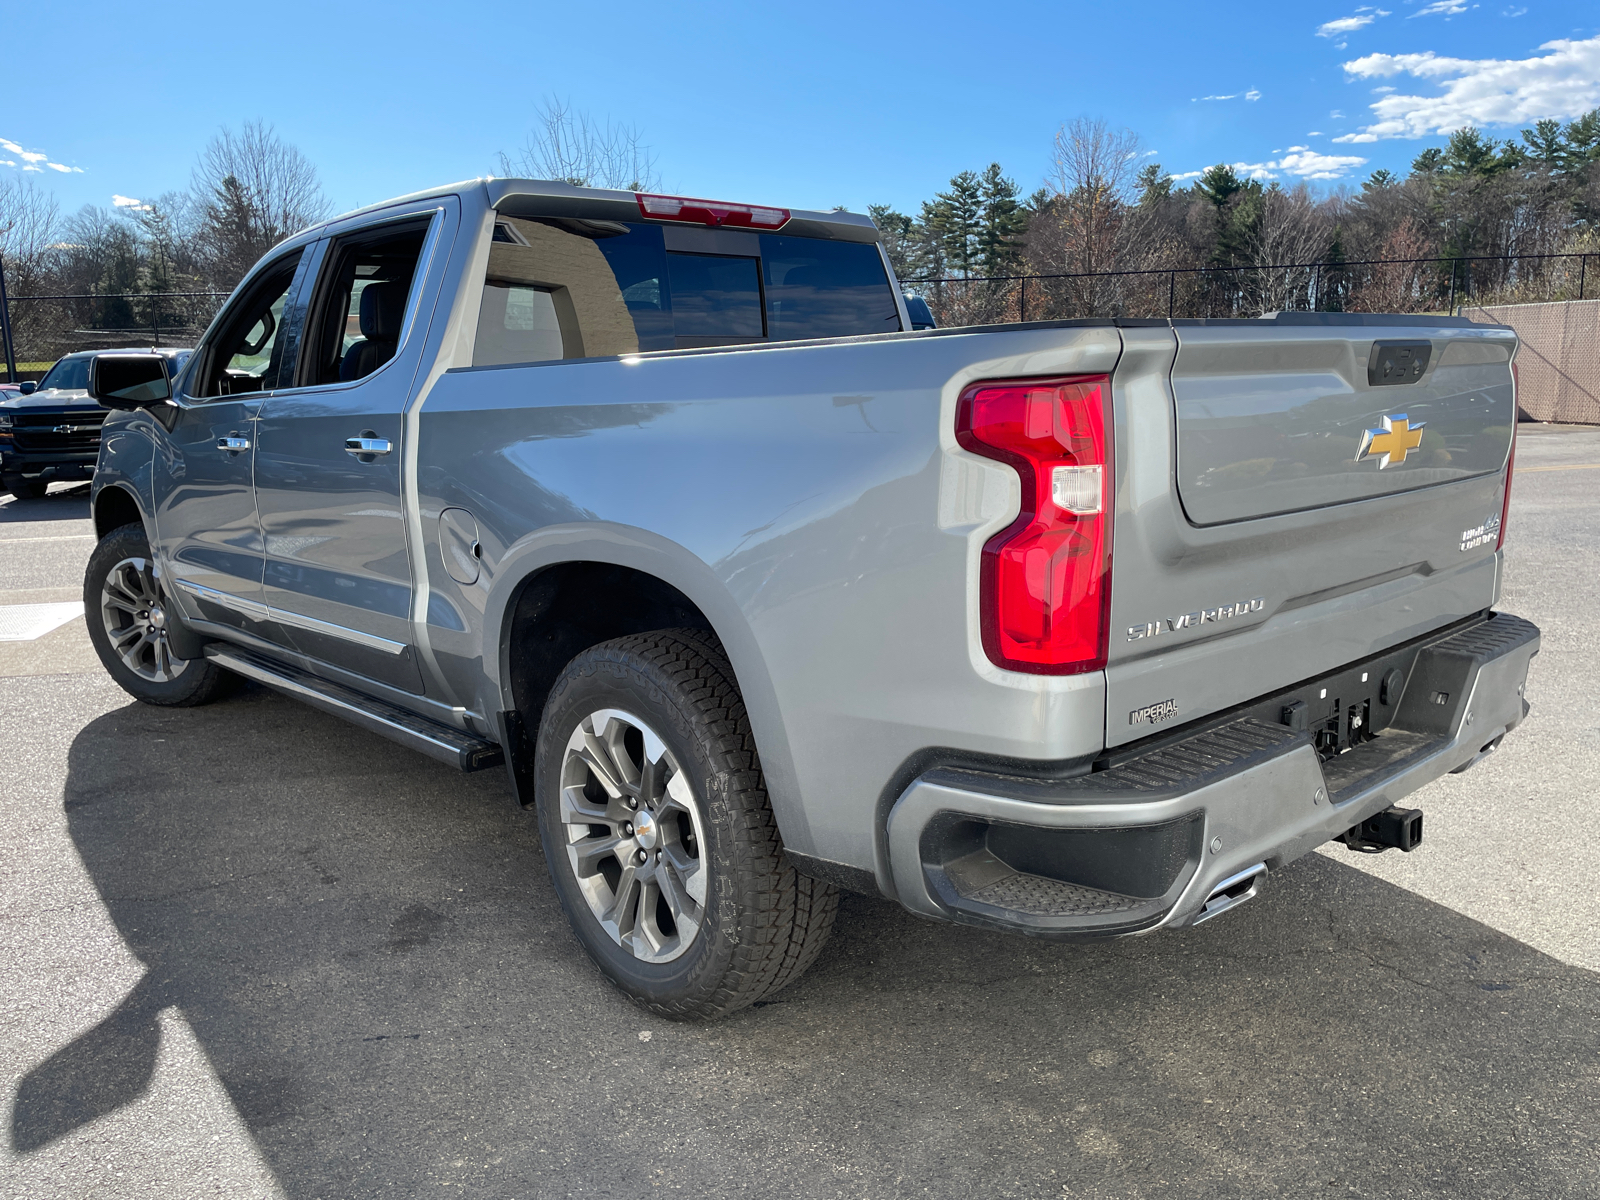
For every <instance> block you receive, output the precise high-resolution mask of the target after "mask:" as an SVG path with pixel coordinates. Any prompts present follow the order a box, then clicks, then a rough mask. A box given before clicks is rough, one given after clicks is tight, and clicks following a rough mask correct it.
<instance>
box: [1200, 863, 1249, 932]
mask: <svg viewBox="0 0 1600 1200" xmlns="http://www.w3.org/2000/svg"><path fill="white" fill-rule="evenodd" d="M1266 877H1267V864H1266V863H1264V862H1259V863H1257V864H1256V865H1255V866H1253V867H1246V868H1245V869H1244V870H1242V871H1239V872H1237V873H1236V874H1233V875H1230V876H1228V877H1227V878H1226V879H1224V880H1223V881H1222V882H1221V883H1219V884H1217V886H1216V887H1214V888H1212V889H1211V894H1210V895H1208V896H1207V897H1206V902H1205V903H1204V904H1202V905H1201V906H1200V914H1199V916H1197V917H1195V919H1194V921H1193V922H1192V924H1195V925H1198V924H1200V923H1201V922H1202V921H1209V920H1210V919H1211V918H1212V917H1215V916H1220V915H1221V914H1222V913H1225V912H1227V911H1228V910H1229V909H1230V908H1236V907H1238V906H1239V905H1241V904H1243V903H1244V902H1245V901H1246V900H1249V899H1251V898H1252V897H1254V896H1255V894H1256V893H1257V892H1258V891H1259V890H1260V887H1261V881H1262V880H1263V879H1265V878H1266Z"/></svg>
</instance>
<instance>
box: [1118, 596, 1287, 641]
mask: <svg viewBox="0 0 1600 1200" xmlns="http://www.w3.org/2000/svg"><path fill="white" fill-rule="evenodd" d="M1266 607H1267V598H1266V597H1265V596H1257V597H1256V598H1255V599H1253V600H1237V601H1235V602H1234V603H1232V604H1219V605H1217V607H1216V608H1202V609H1201V610H1200V611H1199V612H1191V613H1184V614H1183V615H1182V616H1181V617H1167V618H1165V619H1163V620H1160V621H1151V622H1150V623H1149V624H1148V625H1130V626H1129V627H1128V640H1129V641H1130V642H1137V641H1139V640H1140V639H1141V638H1153V637H1156V636H1158V635H1159V634H1163V633H1176V632H1178V630H1180V629H1194V628H1196V627H1198V626H1200V625H1209V624H1211V623H1212V622H1213V621H1231V620H1232V619H1233V618H1234V617H1246V616H1249V615H1250V614H1251V613H1258V612H1260V611H1261V610H1262V609H1264V608H1266Z"/></svg>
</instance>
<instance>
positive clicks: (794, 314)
mask: <svg viewBox="0 0 1600 1200" xmlns="http://www.w3.org/2000/svg"><path fill="white" fill-rule="evenodd" d="M761 263H762V266H763V268H764V269H765V271H766V281H767V335H768V336H769V337H771V338H772V339H773V340H774V341H778V340H785V341H787V340H789V339H791V338H825V337H847V336H849V335H851V334H859V333H894V332H896V331H898V330H899V328H900V314H899V311H898V309H897V308H896V307H895V302H894V292H892V291H891V290H890V289H889V277H888V276H887V275H886V274H885V273H884V270H883V259H882V258H881V257H880V256H879V254H878V247H877V246H876V245H867V244H864V243H861V242H825V241H822V240H820V239H818V238H797V237H784V236H783V235H782V234H775V233H768V234H763V235H762V237H761Z"/></svg>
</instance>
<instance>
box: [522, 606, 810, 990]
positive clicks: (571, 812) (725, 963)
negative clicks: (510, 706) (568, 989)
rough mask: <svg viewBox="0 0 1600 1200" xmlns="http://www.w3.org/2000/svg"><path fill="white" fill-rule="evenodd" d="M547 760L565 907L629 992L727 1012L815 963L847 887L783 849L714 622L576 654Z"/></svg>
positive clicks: (548, 852) (544, 775)
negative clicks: (711, 627) (807, 868)
mask: <svg viewBox="0 0 1600 1200" xmlns="http://www.w3.org/2000/svg"><path fill="white" fill-rule="evenodd" d="M535 772H536V775H537V780H538V787H537V791H538V809H539V827H540V833H541V836H542V838H543V842H544V848H545V858H546V861H547V862H548V864H549V867H550V873H551V876H552V878H553V879H554V881H555V885H556V892H557V894H558V895H559V897H560V899H561V904H562V907H563V908H564V909H565V911H566V914H567V919H568V920H569V921H570V922H571V924H572V928H573V930H574V932H576V933H577V935H578V939H579V941H581V942H582V943H583V946H584V949H585V950H587V951H588V953H589V956H590V957H591V958H593V959H594V961H595V963H596V964H597V965H598V966H599V967H600V969H601V970H602V971H603V972H605V974H606V975H607V976H608V977H609V978H610V979H611V981H612V982H613V983H615V984H616V985H617V986H618V987H620V988H621V989H622V990H623V991H624V992H626V993H627V994H628V995H629V996H631V997H632V998H633V999H635V1000H636V1001H638V1002H639V1003H641V1004H643V1005H644V1006H646V1007H647V1008H649V1009H651V1010H652V1011H654V1012H657V1013H660V1014H661V1015H663V1016H667V1017H674V1018H679V1019H695V1018H708V1017H719V1016H723V1015H725V1014H727V1013H730V1012H734V1011H736V1010H737V1009H740V1008H743V1007H745V1006H746V1005H748V1004H751V1003H753V1002H755V1001H756V1000H759V999H761V998H762V997H763V996H766V995H768V994H770V993H772V992H774V991H776V990H778V989H779V988H781V987H783V986H784V985H785V984H787V983H789V982H791V981H792V980H794V979H796V978H797V977H798V976H799V975H800V974H801V973H802V972H803V971H804V970H805V969H806V968H807V967H809V966H810V965H811V963H812V962H814V961H815V960H816V957H817V955H818V954H819V953H820V952H821V950H822V947H823V945H824V944H825V943H826V941H827V939H828V935H829V933H830V932H831V931H832V928H833V918H834V913H835V911H836V909H837V907H838V892H837V891H836V890H835V889H834V888H833V887H831V886H830V885H828V884H824V883H820V882H817V881H816V880H813V879H810V878H807V877H806V876H803V875H799V874H797V873H796V872H795V871H794V869H793V868H792V867H790V866H789V865H788V864H787V863H786V862H785V861H784V858H783V853H782V846H781V844H780V842H779V839H778V827H777V822H776V821H775V820H774V819H773V815H772V806H771V804H770V803H769V801H768V799H767V793H766V787H765V783H764V780H763V779H762V775H761V764H760V760H759V759H758V757H757V755H756V750H755V742H754V739H753V738H752V736H751V733H750V721H749V718H748V716H747V715H746V713H745V708H744V701H743V700H742V698H741V697H740V695H739V691H738V687H737V686H736V685H735V683H734V682H733V670H732V668H731V667H730V666H729V665H728V661H727V658H726V657H725V656H724V654H723V652H722V648H721V646H720V645H719V644H718V643H717V641H716V639H715V638H714V637H713V636H712V635H710V634H707V633H704V632H701V631H699V630H690V629H669V630H660V631H658V632H655V633H647V634H638V635H634V636H630V637H625V638H618V639H616V640H615V641H610V642H604V643H602V644H601V645H598V646H595V647H592V648H591V649H589V650H586V651H584V652H583V653H582V654H580V655H579V656H578V657H577V658H575V659H573V661H572V662H571V663H570V664H568V666H567V668H566V670H565V671H563V672H562V674H561V677H560V678H559V679H558V680H557V681H556V684H555V686H554V688H552V689H551V692H550V698H549V702H548V703H547V704H546V706H545V711H544V714H543V718H542V720H541V721H540V727H539V738H538V748H537V752H536V762H535Z"/></svg>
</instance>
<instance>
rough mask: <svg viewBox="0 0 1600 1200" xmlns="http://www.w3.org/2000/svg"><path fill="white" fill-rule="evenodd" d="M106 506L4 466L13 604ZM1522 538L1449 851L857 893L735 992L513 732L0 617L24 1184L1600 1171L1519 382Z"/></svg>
mask: <svg viewBox="0 0 1600 1200" xmlns="http://www.w3.org/2000/svg"><path fill="white" fill-rule="evenodd" d="M92 545H93V537H92V530H91V528H90V525H89V522H88V519H87V488H86V487H77V488H57V489H56V490H55V491H54V492H53V493H52V494H51V495H50V496H48V497H46V498H44V499H42V500H30V501H17V500H10V499H7V500H5V501H4V502H0V605H16V604H25V603H27V604H34V603H50V602H56V601H70V600H72V599H75V598H77V597H78V595H79V590H78V581H79V579H80V578H81V572H82V568H83V564H84V562H85V560H86V559H87V557H88V555H89V552H90V549H91V547H92ZM1506 572H1507V573H1506V586H1505V596H1504V603H1503V606H1504V607H1505V608H1506V609H1508V610H1510V611H1513V612H1516V613H1519V614H1521V615H1523V616H1526V617H1528V618H1530V619H1532V620H1533V621H1535V622H1537V623H1538V624H1539V625H1540V626H1541V627H1542V628H1543V630H1544V643H1543V652H1542V653H1541V654H1540V656H1539V657H1538V658H1536V659H1535V660H1534V665H1533V672H1532V676H1531V678H1530V683H1529V689H1528V695H1529V697H1530V699H1531V700H1532V703H1533V706H1534V707H1533V715H1532V717H1531V718H1530V719H1529V720H1528V722H1526V723H1525V724H1524V725H1523V726H1522V728H1521V729H1519V730H1518V731H1516V732H1515V733H1513V734H1512V736H1511V737H1509V738H1508V739H1507V741H1506V743H1505V745H1504V746H1503V747H1502V748H1501V750H1500V751H1499V752H1498V753H1496V754H1495V755H1493V756H1492V757H1490V758H1489V759H1488V760H1487V761H1486V762H1484V763H1483V764H1482V765H1481V766H1479V767H1478V768H1476V769H1475V770H1473V771H1471V772H1469V773H1467V774H1465V775H1461V776H1454V777H1450V778H1447V779H1445V780H1444V781H1442V782H1440V783H1438V784H1436V785H1434V786H1433V787H1431V788H1430V789H1428V790H1427V791H1425V792H1424V793H1422V794H1421V795H1420V796H1419V797H1418V802H1419V803H1420V804H1421V806H1422V807H1424V808H1425V809H1426V811H1427V813H1428V826H1427V841H1426V843H1425V845H1424V846H1423V847H1421V848H1420V849H1419V850H1418V851H1416V852H1415V853H1413V854H1410V855H1406V856H1402V855H1401V854H1399V853H1398V852H1394V851H1392V852H1390V853H1387V854H1384V855H1382V856H1377V857H1360V856H1355V855H1352V854H1350V853H1349V852H1347V851H1345V850H1344V849H1343V848H1335V849H1331V850H1326V851H1325V852H1323V853H1318V854H1313V855H1309V856H1307V857H1306V858H1304V859H1302V860H1300V861H1299V862H1297V863H1294V864H1292V865H1291V866H1290V867H1289V868H1287V869H1286V870H1284V871H1282V872H1279V873H1278V874H1277V875H1275V876H1274V877H1273V878H1272V879H1271V880H1270V882H1269V884H1268V886H1267V887H1266V888H1265V890H1264V892H1263V894H1262V896H1261V898H1260V899H1258V900H1256V901H1255V902H1253V903H1251V904H1248V905H1246V906H1244V907H1243V908H1241V909H1240V910H1239V911H1238V912H1237V913H1235V914H1231V915H1229V916H1228V917H1226V918H1223V919H1219V920H1217V921H1214V922H1212V923H1210V924H1208V925H1206V926H1203V927H1201V928H1199V929H1193V930H1188V931H1183V932H1179V933H1171V934H1164V935H1159V936H1156V937H1151V938H1140V939H1132V940H1128V941H1122V942H1117V943H1111V944H1095V945H1087V946H1085V945H1076V946H1055V945H1043V944H1037V943H1033V942H1030V941H1027V940H1024V939H1020V938H1008V937H998V936H992V935H987V934H983V933H980V932H977V931H974V930H969V929H962V928H956V927H951V926H942V925H936V924H932V923H927V922H923V921H920V920H918V919H916V918H914V917H912V916H910V915H908V914H906V913H905V912H903V911H901V910H900V909H899V908H897V907H895V906H893V905H890V904H888V903H885V902H883V901H880V900H871V899H866V898H863V897H856V896H851V897H847V898H846V899H845V901H844V903H843V904H842V906H841V911H840V917H839V923H838V926H837V929H836V932H835V935H834V938H833V941H832V942H831V943H830V945H829V946H828V948H827V949H826V950H825V951H824V954H823V957H822V959H821V960H820V961H819V963H818V964H817V965H816V966H815V967H814V968H813V969H812V970H811V972H810V973H809V974H808V975H807V976H806V977H805V978H803V979H802V980H801V981H800V982H799V983H798V984H797V985H795V986H794V987H792V988H790V989H788V990H787V991H785V992H782V993H779V994H778V995H776V996H774V997H773V998H772V999H771V1001H769V1002H768V1003H766V1004H764V1005H763V1006H761V1007H759V1008H756V1009H752V1010H748V1011H746V1012H743V1013H741V1014H739V1015H737V1016H735V1017H734V1018H732V1019H729V1020H727V1021H724V1022H721V1023H719V1024H714V1025H704V1026H688V1025H674V1024H671V1023H668V1022H663V1021H661V1020H659V1019H657V1018H654V1017H648V1016H646V1015H645V1014H643V1013H642V1012H641V1011H640V1010H639V1009H636V1008H634V1007H633V1006H632V1005H631V1004H629V1003H627V1002H626V1001H624V1000H623V999H621V998H620V996H619V995H618V994H617V993H615V992H613V991H612V990H611V989H610V988H609V986H608V985H607V984H606V983H605V981H604V980H603V979H602V978H601V977H600V975H599V974H598V973H597V972H596V971H595V970H594V969H593V968H592V967H591V966H590V965H589V963H588V960H587V959H586V958H585V957H584V955H583V953H582V951H581V950H580V949H579V948H578V946H577V943H576V942H575V941H574V940H573V939H572V938H571V937H570V936H569V935H568V932H567V929H566V926H565V923H564V921H563V919H562V917H561V913H560V911H559V908H558V906H557V904H556V900H555V897H554V895H553V892H552V890H551V887H550V884H549V882H548V880H547V878H546V876H545V872H544V865H543V861H542V857H541V854H540V850H539V845H538V839H537V834H536V829H535V826H534V823H533V822H532V820H531V819H529V817H527V816H526V815H524V814H523V813H521V812H520V811H517V810H515V809H514V808H513V805H512V804H511V802H510V800H509V798H508V794H507V792H506V790H505V788H504V785H503V783H502V780H501V777H500V776H499V775H498V774H497V773H493V772H489V773H483V774H479V775H473V776H462V775H459V774H456V773H454V772H452V771H450V770H448V769H446V768H444V767H442V766H440V765H438V764H436V763H434V762H431V761H430V760H427V759H424V758H421V757H419V756H416V755H413V754H411V753H410V752H408V751H404V750H401V749H398V748H397V747H395V746H393V745H391V744H390V743H388V742H386V741H383V740H381V739H379V738H377V737H375V736H372V735H369V734H367V733H365V732H362V731H360V730H357V729H354V728H352V727H349V726H346V725H343V724H341V723H339V722H336V721H334V720H333V719H332V718H329V717H325V716H323V715H322V714H319V713H317V712H315V711H313V710H311V709H308V708H304V707H301V706H299V705H296V704H294V703H292V702H290V701H288V700H285V699H282V698H280V697H278V696H276V695H274V694H272V693H269V692H264V691H259V690H252V691H246V692H245V693H243V694H242V695H240V696H238V697H236V698H233V699H231V700H228V701H226V702H223V703H220V704H217V705H215V706H212V707H210V708H205V709H197V710H192V711H163V710H158V709H154V708H147V707H143V706H140V705H137V704H133V703H131V702H129V700H128V698H127V697H126V696H125V695H124V694H123V693H122V692H121V691H119V690H118V689H117V688H116V687H115V686H114V685H112V684H111V683H110V681H109V680H108V679H107V678H106V676H105V675H104V674H103V672H102V671H101V669H100V667H99V664H98V661H97V660H96V659H95V658H94V655H93V653H92V652H91V651H90V650H89V647H88V641H87V637H86V635H85V634H84V631H83V628H84V627H83V622H82V619H81V618H77V619H75V620H72V621H69V622H68V623H67V624H65V625H63V626H61V627H60V628H58V629H57V630H55V631H54V632H52V633H49V634H46V635H45V636H44V637H42V638H39V639H37V640H35V641H30V642H8V643H7V642H0V739H3V740H0V745H3V747H4V755H3V758H0V839H3V841H0V846H3V854H0V1113H3V1116H4V1120H5V1125H6V1137H5V1138H4V1139H3V1140H0V1197H29V1198H35V1197H39V1198H45V1197H88V1196H107V1197H112V1196H115V1197H162V1198H170V1197H187V1196H227V1197H233V1196H269V1197H290V1198H294V1200H300V1198H306V1200H310V1198H318V1197H320V1198H326V1200H335V1198H341V1197H358V1196H359V1197H366V1196H388V1195H396V1196H435V1195H445V1196H448V1195H464V1196H472V1197H547V1196H548V1197H557V1196H583V1197H591V1196H593V1197H638V1196H653V1195H658V1194H671V1193H681V1194H687V1195H694V1196H707V1197H722V1196H763V1197H771V1196H796V1197H833V1196H840V1197H864V1198H878V1197H899V1196H949V1197H1011V1196H1016V1197H1108V1198H1109V1197H1119V1198H1120V1197H1137V1198H1143V1197H1151V1198H1153V1197H1163V1198H1165V1197H1173V1198H1178V1197H1182V1198H1185V1200H1188V1198H1195V1197H1268V1196H1285V1197H1289V1196H1292V1197H1303V1196H1310V1195H1318V1196H1320V1195H1329V1196H1374V1197H1376V1196H1385V1197H1389V1196H1392V1197H1441V1198H1443V1197H1450V1198H1460V1197H1530V1198H1531V1197H1541V1198H1548V1197H1592V1196H1595V1195H1597V1194H1600V1136H1597V1131H1600V974H1597V972H1600V894H1597V891H1600V890H1597V889H1596V887H1595V879H1596V867H1597V865H1600V831H1597V830H1596V828H1595V823H1594V819H1593V816H1592V812H1593V807H1594V797H1595V796H1596V795H1597V794H1600V711H1597V702H1596V687H1595V682H1594V681H1595V680H1596V678H1597V677H1600V652H1597V649H1596V646H1597V639H1596V637H1595V634H1594V630H1595V629H1597V628H1600V588H1597V587H1596V581H1597V580H1600V431H1584V430H1570V429H1568V430H1560V429H1550V428H1545V427H1524V429H1523V431H1522V434H1521V440H1520V444H1519V448H1518V474H1517V481H1516V485H1515V492H1514V497H1513V503H1512V508H1511V517H1510V526H1509V542H1508V551H1507V568H1506Z"/></svg>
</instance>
